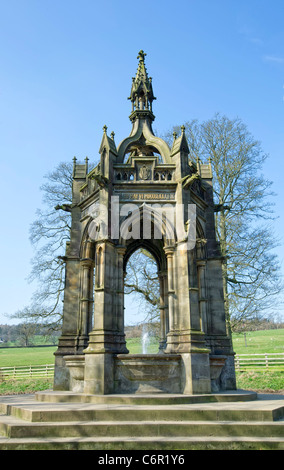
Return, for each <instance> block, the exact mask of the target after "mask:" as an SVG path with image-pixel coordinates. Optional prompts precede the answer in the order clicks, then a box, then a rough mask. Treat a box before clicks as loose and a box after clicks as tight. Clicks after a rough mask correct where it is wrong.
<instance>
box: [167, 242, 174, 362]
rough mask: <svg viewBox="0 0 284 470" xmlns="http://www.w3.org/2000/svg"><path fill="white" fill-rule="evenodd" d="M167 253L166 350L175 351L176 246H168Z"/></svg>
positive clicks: (168, 351)
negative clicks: (167, 325) (167, 323)
mask: <svg viewBox="0 0 284 470" xmlns="http://www.w3.org/2000/svg"><path fill="white" fill-rule="evenodd" d="M164 250H165V253H166V256H167V267H168V270H167V278H168V292H167V294H168V322H169V329H168V332H167V347H166V350H165V352H167V353H172V352H174V345H173V343H174V340H175V327H176V319H175V299H174V296H175V284H174V248H173V247H166V248H165V249H164Z"/></svg>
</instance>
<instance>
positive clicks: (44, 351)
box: [0, 329, 284, 367]
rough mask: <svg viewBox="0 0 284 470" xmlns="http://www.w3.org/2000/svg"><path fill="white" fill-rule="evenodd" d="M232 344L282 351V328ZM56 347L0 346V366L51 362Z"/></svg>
mask: <svg viewBox="0 0 284 470" xmlns="http://www.w3.org/2000/svg"><path fill="white" fill-rule="evenodd" d="M233 344H234V351H235V352H236V353H237V354H257V353H284V329H279V330H261V331H251V332H248V333H247V334H246V343H245V337H244V334H234V335H233ZM246 344H247V346H246ZM127 348H128V350H129V352H130V353H131V354H141V353H142V342H141V339H140V338H130V339H128V340H127ZM158 348H159V343H158V340H155V339H154V338H151V341H150V343H149V344H148V347H147V352H148V353H149V354H155V353H157V352H158ZM56 349H57V346H47V347H32V348H0V367H9V366H25V365H27V366H28V365H32V364H37V365H40V364H53V363H54V352H55V351H56Z"/></svg>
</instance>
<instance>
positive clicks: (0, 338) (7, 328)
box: [0, 323, 60, 347]
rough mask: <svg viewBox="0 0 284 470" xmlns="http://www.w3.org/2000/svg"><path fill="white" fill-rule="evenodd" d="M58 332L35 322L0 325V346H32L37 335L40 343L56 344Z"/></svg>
mask: <svg viewBox="0 0 284 470" xmlns="http://www.w3.org/2000/svg"><path fill="white" fill-rule="evenodd" d="M59 335H60V332H58V331H51V330H48V329H47V328H46V326H45V325H42V324H37V323H20V324H18V325H0V346H2V347H3V346H5V345H7V344H9V345H11V343H12V344H14V345H15V346H16V345H17V346H33V345H34V344H35V339H36V337H38V336H41V337H42V341H41V343H46V344H56V343H57V339H58V336H59Z"/></svg>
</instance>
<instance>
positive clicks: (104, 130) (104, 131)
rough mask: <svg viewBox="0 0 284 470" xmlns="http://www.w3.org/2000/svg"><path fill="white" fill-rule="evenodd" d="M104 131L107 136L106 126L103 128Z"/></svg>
mask: <svg viewBox="0 0 284 470" xmlns="http://www.w3.org/2000/svg"><path fill="white" fill-rule="evenodd" d="M103 131H104V134H106V133H107V126H106V125H104V127H103Z"/></svg>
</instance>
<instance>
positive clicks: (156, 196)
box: [115, 192, 175, 201]
mask: <svg viewBox="0 0 284 470" xmlns="http://www.w3.org/2000/svg"><path fill="white" fill-rule="evenodd" d="M115 195H116V196H119V198H120V199H122V200H131V201H141V200H144V201H145V200H160V201H161V200H164V201H169V200H171V201H173V200H174V199H175V195H174V193H118V192H117V193H115Z"/></svg>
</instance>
